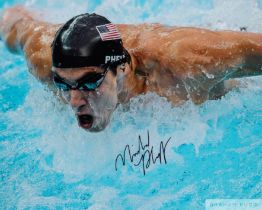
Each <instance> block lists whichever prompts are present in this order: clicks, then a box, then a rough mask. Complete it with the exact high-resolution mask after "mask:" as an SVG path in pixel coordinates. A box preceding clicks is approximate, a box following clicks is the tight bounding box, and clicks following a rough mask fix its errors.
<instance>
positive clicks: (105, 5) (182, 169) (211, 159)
mask: <svg viewBox="0 0 262 210" xmlns="http://www.w3.org/2000/svg"><path fill="white" fill-rule="evenodd" d="M16 3H22V4H25V5H28V6H30V7H33V8H38V9H39V8H45V10H44V12H46V11H47V9H48V10H50V13H49V14H48V16H47V15H46V16H44V17H45V18H46V19H47V20H49V21H53V22H59V21H61V22H62V21H64V20H66V19H67V18H69V17H70V16H72V15H74V14H77V13H80V12H84V11H88V12H93V11H96V12H97V13H101V14H104V15H106V16H108V17H109V19H111V20H114V22H117V23H119V22H132V23H138V22H143V21H146V22H161V23H164V24H172V25H193V26H201V27H206V28H211V29H226V28H227V29H234V30H238V28H239V27H240V26H243V25H244V26H248V30H250V31H256V32H260V33H261V32H262V21H261V20H262V10H261V9H262V7H261V5H262V4H261V1H252V3H250V1H247V0H246V1H245V0H240V1H237V2H235V1H223V0H220V1H215V0H214V1H211V0H199V1H193V0H184V1H183V0H175V1H164V0H163V1H155V0H152V1H129V0H125V1H123V0H122V1H118V0H114V1H92V2H91V1H90V2H89V1H86V2H84V3H83V2H82V1H75V2H74V3H72V2H71V1H67V0H64V1H52V2H51V1H44V0H42V1H36V0H31V1H16V0H14V1H8V2H6V1H4V2H1V4H0V6H1V8H4V7H6V6H10V5H14V4H16ZM57 11H59V12H60V13H58V12H57ZM116 14H117V15H116ZM261 81H262V78H261V77H256V78H248V79H242V80H241V83H243V84H244V85H245V86H246V88H241V89H239V90H235V91H232V92H231V93H229V94H227V95H226V96H225V97H223V98H222V99H221V100H217V101H208V102H206V103H204V104H203V105H201V106H195V105H193V104H192V103H191V102H188V103H186V104H185V105H183V106H182V107H176V108H174V107H172V106H171V104H169V103H168V102H167V101H166V100H165V99H164V98H161V97H158V96H156V95H154V94H147V95H145V96H140V97H137V98H134V99H133V100H132V101H131V103H130V104H129V106H128V107H122V106H120V107H119V108H118V109H117V110H116V112H115V113H114V115H113V118H112V120H111V123H110V125H109V126H108V128H107V129H106V130H105V131H103V132H101V133H98V134H92V133H87V132H85V131H83V130H81V129H80V128H78V126H77V123H76V121H75V119H74V114H73V112H72V110H70V108H69V107H64V106H63V105H61V104H59V102H58V101H56V99H55V98H54V96H53V95H52V94H51V93H50V92H49V91H47V90H46V88H45V87H44V86H43V85H41V84H40V83H39V82H37V81H36V79H34V78H33V77H32V76H31V75H30V74H29V73H28V72H27V67H26V62H25V60H24V59H23V57H22V56H19V55H13V54H11V53H9V52H8V51H7V49H6V48H5V46H4V45H3V43H2V42H1V43H0V113H1V114H0V207H1V209H87V208H89V209H179V210H184V209H196V210H198V209H204V208H205V206H204V203H205V200H206V199H212V198H231V199H239V198H245V199H256V198H262V190H261V189H262V181H261V173H262V161H261V159H262V146H261V143H262V142H261V139H262V132H261V129H262V109H261V101H262V88H261ZM147 132H149V135H150V146H154V149H155V150H154V151H155V152H154V154H157V150H158V148H159V146H160V142H161V141H163V142H167V140H168V139H169V138H170V137H171V139H170V141H169V143H168V144H167V147H166V153H165V155H166V161H167V162H166V164H165V162H164V161H162V164H160V163H159V162H158V161H157V162H156V164H152V162H151V164H150V167H149V168H148V169H146V174H145V175H143V168H142V165H141V164H140V165H139V166H134V165H133V164H132V163H130V161H127V163H126V165H125V166H121V164H120V163H121V162H118V170H117V171H116V170H115V159H116V157H117V155H118V154H119V153H123V151H124V148H125V146H126V145H127V144H128V145H130V147H131V151H132V152H133V153H135V152H136V151H137V148H138V146H137V145H138V136H139V135H140V136H141V138H142V141H143V144H144V145H145V144H146V141H147ZM132 145H133V146H132ZM150 148H151V147H150Z"/></svg>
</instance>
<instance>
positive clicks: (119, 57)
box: [105, 55, 125, 64]
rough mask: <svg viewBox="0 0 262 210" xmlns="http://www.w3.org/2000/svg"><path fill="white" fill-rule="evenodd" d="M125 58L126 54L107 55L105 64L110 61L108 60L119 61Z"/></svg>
mask: <svg viewBox="0 0 262 210" xmlns="http://www.w3.org/2000/svg"><path fill="white" fill-rule="evenodd" d="M123 58H125V55H113V56H110V55H107V56H106V57H105V64H106V63H108V62H110V63H111V62H116V61H119V60H121V59H123Z"/></svg>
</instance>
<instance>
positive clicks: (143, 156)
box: [115, 131, 171, 176]
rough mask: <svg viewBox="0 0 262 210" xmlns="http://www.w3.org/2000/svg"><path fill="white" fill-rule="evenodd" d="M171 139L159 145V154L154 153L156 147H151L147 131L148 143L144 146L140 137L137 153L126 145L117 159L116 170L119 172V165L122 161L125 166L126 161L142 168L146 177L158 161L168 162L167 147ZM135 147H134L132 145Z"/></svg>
mask: <svg viewBox="0 0 262 210" xmlns="http://www.w3.org/2000/svg"><path fill="white" fill-rule="evenodd" d="M170 139H171V137H170V138H169V139H168V140H167V141H166V142H165V143H164V142H163V141H161V142H160V144H159V150H158V151H157V152H155V151H154V147H153V146H150V136H149V131H147V142H146V144H145V145H143V142H142V139H141V136H140V135H139V136H138V149H137V151H136V152H135V153H132V152H131V149H130V145H128V144H127V145H126V146H125V149H124V152H123V154H122V153H119V154H118V155H117V156H116V159H115V170H116V171H117V165H118V162H119V161H120V162H121V163H122V165H123V166H124V165H125V164H126V161H127V160H128V159H129V161H130V162H131V163H132V164H133V165H134V166H142V169H143V174H144V176H145V174H146V169H148V168H149V167H150V165H151V164H156V162H157V160H159V163H160V164H162V163H165V164H166V163H167V160H166V147H167V144H168V142H169V141H170ZM132 146H133V145H132Z"/></svg>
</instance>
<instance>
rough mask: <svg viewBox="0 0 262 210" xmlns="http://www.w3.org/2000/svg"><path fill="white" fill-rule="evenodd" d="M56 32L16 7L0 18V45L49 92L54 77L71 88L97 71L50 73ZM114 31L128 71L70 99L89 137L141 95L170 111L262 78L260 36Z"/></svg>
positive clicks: (142, 28) (141, 28)
mask: <svg viewBox="0 0 262 210" xmlns="http://www.w3.org/2000/svg"><path fill="white" fill-rule="evenodd" d="M13 14H16V15H13ZM60 26H61V25H54V24H50V23H47V22H44V21H41V20H39V19H37V18H36V17H35V16H34V14H32V12H29V11H28V10H27V9H25V8H24V7H21V6H16V7H12V8H7V9H6V10H5V11H4V13H3V16H2V17H1V18H0V37H1V39H2V40H3V41H4V42H5V44H6V45H7V47H8V49H9V50H10V51H12V52H21V51H22V52H23V53H24V55H25V58H26V59H27V63H28V68H29V71H30V72H31V73H32V74H33V75H34V76H35V77H36V78H38V79H39V80H40V81H42V82H44V83H46V84H48V85H50V87H51V86H52V84H53V83H52V77H53V72H52V71H51V69H53V71H55V72H56V73H57V74H58V75H59V76H60V77H61V78H64V79H66V80H68V81H69V82H72V83H74V82H76V81H77V80H79V79H80V78H81V77H83V76H84V75H85V74H86V73H91V72H96V71H97V72H99V71H102V70H101V69H98V68H95V67H86V68H79V69H67V70H66V69H63V70H61V69H55V68H52V55H51V48H50V46H51V43H52V41H53V38H54V35H55V33H56V31H57V30H58V29H59V27H60ZM117 27H118V30H119V31H120V33H121V35H122V40H123V44H124V47H125V48H126V49H127V50H128V52H129V53H130V55H131V57H132V62H131V64H125V66H123V67H120V66H119V67H118V68H117V74H116V76H115V75H113V74H112V72H110V71H109V72H108V74H107V75H106V77H105V80H104V81H103V83H102V85H101V86H100V87H99V88H98V89H97V90H96V91H80V90H70V91H69V92H68V93H67V95H68V96H69V97H67V101H68V103H70V105H71V106H72V108H73V109H74V110H75V113H76V116H77V118H78V121H79V125H80V126H81V127H82V128H84V129H86V130H89V131H100V130H102V129H104V128H105V126H106V125H107V124H108V122H109V119H110V115H111V114H112V112H113V111H114V109H115V108H116V106H117V104H118V103H126V102H128V101H129V99H130V98H132V97H134V96H137V95H139V94H143V93H147V92H155V93H156V94H158V95H160V96H163V97H166V98H167V99H168V100H169V101H170V102H171V103H172V104H174V105H180V104H182V103H184V102H185V101H187V100H192V101H193V102H194V103H195V104H201V103H203V102H205V101H206V100H208V99H216V98H220V97H221V96H223V95H224V94H225V93H226V92H227V91H228V88H227V86H228V87H229V89H231V87H230V86H231V85H230V79H234V78H241V77H247V76H256V75H261V74H262V34H259V33H247V32H234V31H211V30H207V29H201V28H189V27H188V28H187V27H171V26H164V25H161V24H139V25H131V24H126V25H124V24H119V25H117ZM226 83H227V84H226ZM232 84H233V83H232ZM51 88H52V87H51ZM82 115H83V116H84V117H81V116H82Z"/></svg>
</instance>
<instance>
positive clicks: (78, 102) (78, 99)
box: [70, 90, 87, 108]
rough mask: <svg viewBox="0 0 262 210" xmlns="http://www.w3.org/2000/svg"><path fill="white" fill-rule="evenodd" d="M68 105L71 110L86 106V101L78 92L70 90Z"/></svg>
mask: <svg viewBox="0 0 262 210" xmlns="http://www.w3.org/2000/svg"><path fill="white" fill-rule="evenodd" d="M70 104H71V106H72V107H73V108H78V107H80V106H83V105H86V104H87V99H86V98H85V96H84V94H83V93H82V92H81V91H80V90H70Z"/></svg>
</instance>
